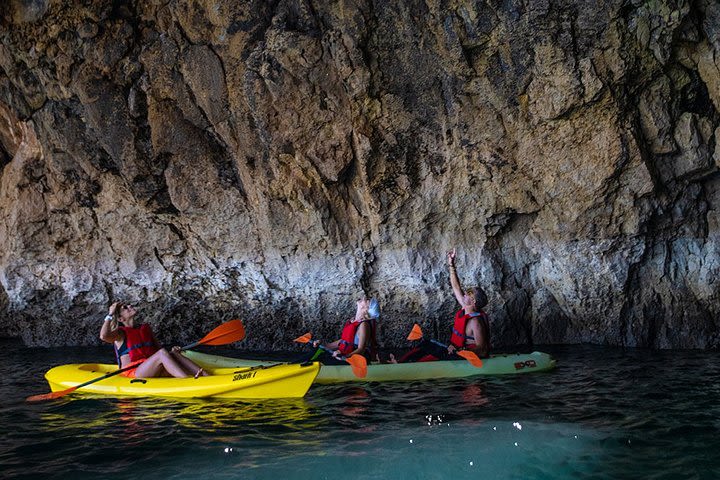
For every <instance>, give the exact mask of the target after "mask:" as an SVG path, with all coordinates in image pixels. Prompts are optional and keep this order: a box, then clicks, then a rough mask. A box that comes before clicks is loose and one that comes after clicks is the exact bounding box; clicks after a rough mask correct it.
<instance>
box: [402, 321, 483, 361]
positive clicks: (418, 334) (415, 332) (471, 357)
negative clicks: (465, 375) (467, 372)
mask: <svg viewBox="0 0 720 480" xmlns="http://www.w3.org/2000/svg"><path fill="white" fill-rule="evenodd" d="M421 338H423V332H422V328H420V325H418V324H417V323H416V324H415V325H413V328H412V330H410V334H409V335H408V337H407V339H408V340H420V339H421ZM430 341H431V342H432V343H434V344H435V345H439V346H441V347H444V348H448V346H447V345H445V344H444V343H440V342H438V341H437V340H430ZM455 353H456V354H457V355H459V356H461V357H462V358H464V359H465V360H467V361H468V362H470V363H471V364H472V366H473V367H477V368H480V367H482V366H483V362H482V360H480V357H478V356H477V354H476V353H475V352H471V351H470V350H456V351H455Z"/></svg>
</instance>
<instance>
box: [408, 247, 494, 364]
mask: <svg viewBox="0 0 720 480" xmlns="http://www.w3.org/2000/svg"><path fill="white" fill-rule="evenodd" d="M455 255H456V252H455V249H454V248H453V249H452V250H451V251H449V252H448V254H447V260H448V267H449V268H450V285H451V286H452V290H453V294H454V295H455V299H456V300H457V302H458V303H459V304H460V310H458V311H457V312H455V321H454V324H453V329H452V333H451V335H450V344H449V345H448V346H447V349H446V348H444V347H441V346H439V345H438V344H436V343H432V342H430V341H428V340H425V341H423V343H421V344H420V346H419V347H417V348H415V349H413V350H410V351H409V352H408V353H406V354H405V355H404V356H403V357H402V358H401V359H400V360H399V362H400V363H403V362H428V361H433V360H447V359H451V358H459V357H457V355H454V354H455V352H456V351H457V350H458V349H464V350H471V351H473V352H475V353H476V354H477V356H478V357H481V358H484V357H487V356H488V354H489V351H490V323H489V318H488V315H487V313H485V312H484V311H483V308H484V307H485V306H486V305H487V303H488V298H487V295H486V294H485V292H484V291H483V289H482V288H480V287H472V288H468V289H467V290H463V288H462V286H461V285H460V279H459V278H458V275H457V268H456V266H455Z"/></svg>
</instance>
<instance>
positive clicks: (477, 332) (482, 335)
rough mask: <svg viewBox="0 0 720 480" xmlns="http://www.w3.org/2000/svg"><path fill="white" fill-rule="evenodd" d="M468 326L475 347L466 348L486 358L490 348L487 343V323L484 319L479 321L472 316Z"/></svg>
mask: <svg viewBox="0 0 720 480" xmlns="http://www.w3.org/2000/svg"><path fill="white" fill-rule="evenodd" d="M468 328H469V329H470V331H471V332H472V336H473V338H474V339H475V348H469V349H468V350H471V351H473V352H475V353H476V354H477V355H478V357H481V358H487V356H488V353H489V350H490V348H489V345H488V340H489V335H488V328H487V324H486V323H485V322H484V321H483V322H481V321H479V320H478V319H476V318H473V319H471V320H470V321H469V322H468Z"/></svg>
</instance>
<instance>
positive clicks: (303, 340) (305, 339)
mask: <svg viewBox="0 0 720 480" xmlns="http://www.w3.org/2000/svg"><path fill="white" fill-rule="evenodd" d="M310 340H312V333H310V332H308V333H306V334H305V335H301V336H299V337H297V338H296V339H295V340H293V342H297V343H310Z"/></svg>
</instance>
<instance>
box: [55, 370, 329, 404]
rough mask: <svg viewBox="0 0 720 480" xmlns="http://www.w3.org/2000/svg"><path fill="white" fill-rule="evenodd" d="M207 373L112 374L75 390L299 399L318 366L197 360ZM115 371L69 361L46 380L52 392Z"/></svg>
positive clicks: (175, 395) (124, 393)
mask: <svg viewBox="0 0 720 480" xmlns="http://www.w3.org/2000/svg"><path fill="white" fill-rule="evenodd" d="M198 364H199V365H200V366H201V367H203V368H204V369H205V370H206V371H207V372H208V373H210V375H208V376H204V377H198V378H192V377H190V378H172V377H157V378H128V377H124V376H122V375H114V376H112V377H109V378H105V379H103V380H100V381H98V382H95V383H92V384H90V385H86V386H84V387H82V388H79V389H78V390H77V393H83V392H84V393H93V394H101V395H111V396H137V397H170V398H243V399H258V398H299V397H303V396H304V395H305V394H306V393H307V391H308V389H309V388H310V385H312V383H313V380H314V379H315V377H316V376H317V374H318V372H319V370H320V365H319V364H318V363H317V362H315V363H311V364H303V365H299V364H293V365H278V366H274V367H272V368H269V367H254V368H253V367H249V368H248V367H241V368H237V367H234V368H220V367H217V366H213V365H209V364H204V363H203V362H198ZM116 370H117V365H107V364H72V365H60V366H58V367H54V368H52V369H50V370H49V371H48V372H47V373H46V374H45V379H46V380H47V382H48V384H49V385H50V389H51V390H52V391H53V392H56V391H61V390H66V389H68V388H71V387H74V386H76V385H80V384H81V383H84V382H87V381H89V380H93V379H96V378H98V377H102V376H103V375H105V374H108V373H111V372H114V371H116Z"/></svg>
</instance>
